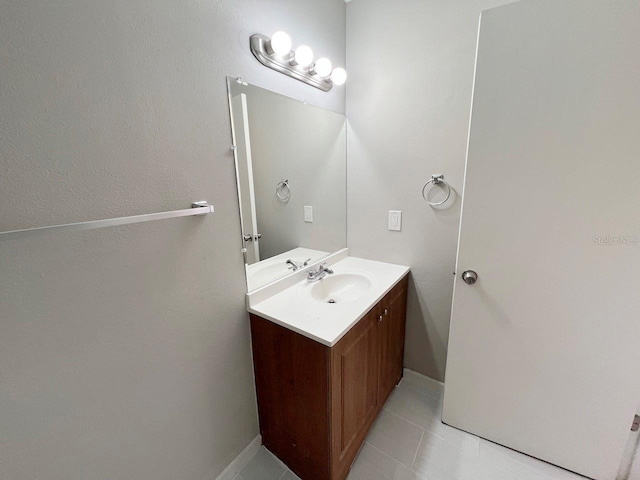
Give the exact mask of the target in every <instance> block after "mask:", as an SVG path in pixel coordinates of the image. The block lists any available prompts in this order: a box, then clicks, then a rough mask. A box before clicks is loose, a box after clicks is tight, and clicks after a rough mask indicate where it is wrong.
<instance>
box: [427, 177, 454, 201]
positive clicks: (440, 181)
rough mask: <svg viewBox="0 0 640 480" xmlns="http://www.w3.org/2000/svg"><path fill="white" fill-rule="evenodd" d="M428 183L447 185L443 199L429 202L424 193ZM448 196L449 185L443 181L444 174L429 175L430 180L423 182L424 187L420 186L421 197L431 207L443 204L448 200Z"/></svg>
mask: <svg viewBox="0 0 640 480" xmlns="http://www.w3.org/2000/svg"><path fill="white" fill-rule="evenodd" d="M429 185H444V186H445V187H447V196H446V197H445V199H444V200H442V201H441V202H430V201H429V199H428V198H427V195H426V194H425V190H426V189H427V187H428V186H429ZM449 197H451V186H449V184H448V183H447V182H445V181H444V175H431V180H429V181H428V182H427V183H425V184H424V187H422V198H424V200H425V202H427V203H428V204H429V205H431V206H432V207H439V206H440V205H443V204H444V203H446V201H447V200H449Z"/></svg>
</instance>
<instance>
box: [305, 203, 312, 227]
mask: <svg viewBox="0 0 640 480" xmlns="http://www.w3.org/2000/svg"><path fill="white" fill-rule="evenodd" d="M304 221H305V222H307V223H313V207H309V206H306V205H305V207H304Z"/></svg>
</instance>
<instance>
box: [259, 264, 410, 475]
mask: <svg viewBox="0 0 640 480" xmlns="http://www.w3.org/2000/svg"><path fill="white" fill-rule="evenodd" d="M310 268H313V267H310ZM331 268H332V269H333V271H334V274H333V275H329V276H326V277H325V278H323V279H322V280H320V281H318V282H316V283H307V281H306V280H305V277H304V272H301V275H300V276H298V278H297V279H296V280H292V281H290V283H293V282H294V281H295V282H296V283H294V284H292V285H291V286H289V287H287V288H284V289H283V290H282V291H280V292H278V293H276V294H275V295H273V296H270V297H268V298H266V299H265V300H262V301H260V302H258V303H256V304H253V305H252V304H251V301H250V302H249V311H250V313H251V337H252V344H253V361H254V369H255V379H256V391H257V396H258V412H259V416H260V432H261V435H262V440H263V443H264V445H265V446H266V447H267V448H268V449H269V450H270V451H271V452H272V453H274V454H275V455H276V456H277V457H278V458H280V459H281V460H282V461H283V462H284V463H285V464H287V466H288V467H289V468H290V469H291V470H293V471H294V472H295V473H296V474H297V475H298V476H300V477H301V478H302V479H303V480H307V479H313V480H342V479H344V478H345V477H346V476H347V474H348V473H349V469H350V467H351V464H352V462H353V460H354V459H355V457H356V455H357V453H358V451H359V449H360V447H361V445H362V443H363V441H364V438H365V436H366V434H367V432H368V431H369V428H370V427H371V424H372V423H373V421H374V420H375V418H376V415H377V414H378V412H379V411H380V409H381V408H382V406H383V405H384V403H385V401H386V399H387V397H388V396H389V394H390V393H391V391H392V390H393V388H394V386H395V385H396V384H397V383H398V382H399V381H400V378H401V376H402V358H403V352H404V332H405V317H406V304H407V284H408V272H409V269H408V268H407V267H401V266H398V265H390V264H386V263H381V262H373V261H370V260H363V259H358V258H353V257H347V258H345V259H343V260H341V261H338V262H337V263H335V264H333V265H331Z"/></svg>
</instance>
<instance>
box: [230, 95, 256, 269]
mask: <svg viewBox="0 0 640 480" xmlns="http://www.w3.org/2000/svg"><path fill="white" fill-rule="evenodd" d="M231 111H232V113H233V114H232V121H231V128H232V130H233V138H234V142H235V145H236V151H235V159H236V177H237V181H238V197H239V200H240V224H241V226H242V245H243V246H244V250H245V261H246V263H247V264H249V265H251V264H253V263H256V262H259V261H260V242H259V238H258V216H257V215H256V193H255V187H254V184H253V159H252V156H251V130H250V128H249V112H248V106H247V95H246V94H244V93H241V94H240V95H236V96H233V97H231Z"/></svg>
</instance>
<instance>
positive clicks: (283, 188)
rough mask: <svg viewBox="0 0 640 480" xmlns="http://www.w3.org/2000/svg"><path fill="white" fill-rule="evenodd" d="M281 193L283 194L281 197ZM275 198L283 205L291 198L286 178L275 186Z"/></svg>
mask: <svg viewBox="0 0 640 480" xmlns="http://www.w3.org/2000/svg"><path fill="white" fill-rule="evenodd" d="M281 193H283V194H282V195H281ZM276 197H278V200H280V201H281V202H283V203H286V202H288V201H289V199H290V198H291V188H290V187H289V180H287V179H286V178H285V179H284V180H282V181H281V182H279V183H278V185H276Z"/></svg>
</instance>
